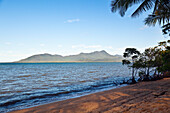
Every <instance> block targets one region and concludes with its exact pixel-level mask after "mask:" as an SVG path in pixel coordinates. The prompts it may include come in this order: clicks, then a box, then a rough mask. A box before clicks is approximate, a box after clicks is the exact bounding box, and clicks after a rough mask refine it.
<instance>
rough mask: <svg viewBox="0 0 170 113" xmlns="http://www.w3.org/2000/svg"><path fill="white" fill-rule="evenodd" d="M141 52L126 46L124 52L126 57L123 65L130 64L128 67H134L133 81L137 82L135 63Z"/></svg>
mask: <svg viewBox="0 0 170 113" xmlns="http://www.w3.org/2000/svg"><path fill="white" fill-rule="evenodd" d="M139 55H140V52H139V51H138V50H137V49H135V48H126V49H125V52H124V54H123V57H124V58H125V59H124V60H122V64H123V65H128V67H130V68H132V83H135V82H136V81H135V77H134V76H135V67H134V63H135V61H136V60H137V59H138V57H139Z"/></svg>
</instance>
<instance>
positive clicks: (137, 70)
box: [122, 40, 170, 83]
mask: <svg viewBox="0 0 170 113" xmlns="http://www.w3.org/2000/svg"><path fill="white" fill-rule="evenodd" d="M169 45H170V40H168V41H163V42H159V44H158V46H155V47H150V48H147V49H145V51H144V52H143V53H140V52H139V51H138V50H137V49H135V48H126V49H125V52H124V55H123V57H124V58H125V59H124V60H122V64H123V65H124V64H126V65H128V67H129V68H130V69H131V70H132V78H131V79H132V82H133V83H135V82H136V81H135V77H136V76H137V75H138V77H139V81H149V80H156V79H160V78H163V77H165V76H169V73H170V46H169ZM129 57H131V58H129ZM127 58H128V59H127Z"/></svg>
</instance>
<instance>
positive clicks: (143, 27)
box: [139, 25, 148, 30]
mask: <svg viewBox="0 0 170 113" xmlns="http://www.w3.org/2000/svg"><path fill="white" fill-rule="evenodd" d="M147 28H148V26H147V25H144V26H142V27H141V28H139V29H140V30H144V29H147Z"/></svg>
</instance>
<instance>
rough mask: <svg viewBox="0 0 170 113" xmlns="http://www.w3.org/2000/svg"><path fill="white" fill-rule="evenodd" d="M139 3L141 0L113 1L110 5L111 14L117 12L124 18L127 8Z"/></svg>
mask: <svg viewBox="0 0 170 113" xmlns="http://www.w3.org/2000/svg"><path fill="white" fill-rule="evenodd" d="M140 2H141V0H113V1H112V3H111V7H112V12H116V11H119V14H120V15H121V16H124V15H125V12H126V11H127V9H128V8H130V7H131V6H132V5H134V4H138V3H140Z"/></svg>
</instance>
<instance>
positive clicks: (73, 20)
mask: <svg viewBox="0 0 170 113" xmlns="http://www.w3.org/2000/svg"><path fill="white" fill-rule="evenodd" d="M73 22H80V19H71V20H67V21H65V22H64V23H73Z"/></svg>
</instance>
